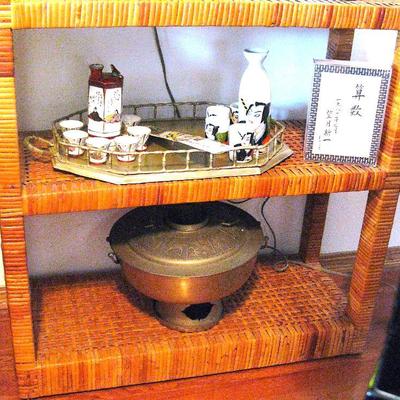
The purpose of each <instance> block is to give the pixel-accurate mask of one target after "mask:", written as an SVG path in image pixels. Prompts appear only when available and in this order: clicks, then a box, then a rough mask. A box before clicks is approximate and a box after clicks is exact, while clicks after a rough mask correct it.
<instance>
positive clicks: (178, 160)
mask: <svg viewBox="0 0 400 400" xmlns="http://www.w3.org/2000/svg"><path fill="white" fill-rule="evenodd" d="M212 104H214V103H210V102H183V103H174V104H172V103H154V104H137V105H128V106H124V113H129V114H136V115H139V116H140V117H141V118H142V120H141V123H140V125H144V126H148V127H150V128H151V129H152V134H159V133H162V132H165V131H177V132H182V133H188V134H191V135H196V136H202V137H204V119H205V111H206V108H207V107H208V106H209V105H212ZM65 119H79V120H80V121H82V122H83V123H84V124H85V127H84V128H83V129H86V121H87V111H86V110H81V111H77V112H75V113H72V114H69V115H66V116H64V117H62V118H59V119H57V120H56V121H54V123H53V128H52V133H53V141H52V142H51V143H49V142H48V143H47V145H48V151H50V158H51V162H52V164H53V167H54V168H55V169H58V170H62V171H67V172H71V173H74V174H77V175H81V176H84V177H88V178H93V179H99V180H102V181H106V182H110V183H115V184H132V183H144V182H162V181H175V180H185V179H205V178H217V177H231V176H245V175H257V174H261V173H263V172H265V171H267V170H268V169H270V168H272V167H273V166H275V165H277V164H278V163H280V162H281V161H283V160H284V159H286V158H287V157H289V156H290V155H291V154H292V151H291V150H290V148H289V147H288V146H287V145H286V144H285V143H284V141H283V134H284V126H283V125H282V124H281V123H279V122H275V123H274V124H273V127H272V129H271V132H272V133H271V139H270V141H269V142H268V143H267V144H266V145H262V146H241V147H235V148H234V150H233V151H234V152H238V151H240V150H243V149H247V150H249V149H251V150H252V160H251V161H249V162H247V163H240V162H238V161H237V160H236V158H237V157H236V156H234V157H233V159H234V160H233V161H232V160H230V158H229V151H225V152H223V153H221V154H211V153H208V152H206V151H202V150H197V149H193V148H191V147H189V146H186V145H183V144H181V143H179V142H171V141H169V140H166V139H162V138H159V137H156V136H150V139H149V141H148V143H147V150H145V151H135V152H131V153H124V154H132V155H134V156H135V159H134V160H133V161H131V162H122V161H119V160H118V159H117V155H121V153H118V152H117V151H116V150H102V152H104V153H106V154H107V161H106V163H104V164H92V163H90V161H89V151H88V150H90V148H89V147H87V146H86V145H85V146H77V147H79V148H81V149H82V150H83V154H82V155H81V156H79V157H76V156H70V155H69V151H68V149H69V147H70V146H71V144H70V143H69V142H67V141H65V139H64V138H63V136H62V132H61V130H60V127H59V122H60V121H61V120H65ZM35 139H37V138H36V137H34V136H29V137H27V138H26V139H25V144H26V145H27V147H28V148H29V149H30V150H31V151H32V152H35V150H37V147H36V146H35V144H34V143H33V142H34V141H35ZM74 146H75V145H74ZM41 151H43V150H41Z"/></svg>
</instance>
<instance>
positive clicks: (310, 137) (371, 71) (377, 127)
mask: <svg viewBox="0 0 400 400" xmlns="http://www.w3.org/2000/svg"><path fill="white" fill-rule="evenodd" d="M322 72H333V73H338V74H349V75H362V76H376V77H380V78H381V86H380V89H379V98H378V106H377V110H376V115H375V121H374V130H373V134H372V143H371V149H370V153H369V157H352V156H337V155H329V154H314V153H313V152H312V149H313V144H314V135H315V124H316V120H317V111H318V102H319V93H320V86H321V73H322ZM391 74H392V71H391V70H387V69H375V68H363V67H352V66H349V65H337V64H315V66H314V79H313V87H312V95H311V103H310V106H309V108H308V114H307V125H306V133H305V141H304V158H305V160H309V161H324V162H331V163H348V164H358V165H366V166H372V167H374V166H376V163H377V160H378V151H379V146H380V142H381V136H382V127H383V120H384V118H385V109H386V102H387V97H388V89H389V84H390V77H391Z"/></svg>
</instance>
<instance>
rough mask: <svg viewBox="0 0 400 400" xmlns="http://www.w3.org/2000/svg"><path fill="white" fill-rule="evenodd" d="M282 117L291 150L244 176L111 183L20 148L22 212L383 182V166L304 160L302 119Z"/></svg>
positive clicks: (370, 186) (288, 192)
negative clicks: (258, 171)
mask: <svg viewBox="0 0 400 400" xmlns="http://www.w3.org/2000/svg"><path fill="white" fill-rule="evenodd" d="M284 123H285V125H286V131H285V142H286V143H287V144H288V145H289V146H290V148H291V149H292V150H293V152H294V154H293V156H291V157H290V158H288V159H287V160H285V161H284V162H283V163H281V164H279V165H278V166H276V167H274V168H272V169H270V170H269V171H267V172H265V173H264V174H261V175H253V176H244V177H232V178H214V179H198V180H187V181H175V182H160V183H143V184H135V185H114V184H111V183H105V182H101V181H98V180H93V179H87V178H83V177H81V176H76V175H72V174H69V173H65V172H60V171H55V170H54V169H53V167H52V165H51V163H43V162H39V161H36V160H34V159H33V158H32V157H31V156H30V154H29V153H28V152H26V151H24V152H23V153H24V154H23V157H22V160H21V161H22V172H23V186H22V197H23V211H24V215H38V214H52V213H53V214H54V213H63V212H75V211H91V210H105V209H111V208H123V207H136V206H149V205H161V204H173V203H188V202H200V201H215V200H225V199H228V200H229V199H240V198H248V197H252V198H255V197H271V196H289V195H293V196H294V195H304V194H310V193H331V192H350V191H359V190H379V189H382V188H384V186H385V180H386V172H385V171H384V170H383V169H381V168H379V167H376V168H370V167H360V166H356V165H341V164H336V165H334V164H325V163H324V164H322V163H321V164H320V163H312V162H305V161H304V160H303V140H304V123H303V122H298V121H291V122H289V121H286V122H284ZM21 139H22V137H21Z"/></svg>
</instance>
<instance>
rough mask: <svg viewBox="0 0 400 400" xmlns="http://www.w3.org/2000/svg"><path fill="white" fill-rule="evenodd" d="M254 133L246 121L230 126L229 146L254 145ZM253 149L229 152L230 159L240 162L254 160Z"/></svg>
mask: <svg viewBox="0 0 400 400" xmlns="http://www.w3.org/2000/svg"><path fill="white" fill-rule="evenodd" d="M253 135H254V133H253V132H251V131H250V132H249V129H248V125H247V124H246V123H245V122H238V123H236V124H233V125H231V126H230V127H229V132H228V141H229V146H230V147H232V148H234V147H241V146H251V145H252V137H253ZM251 152H252V150H250V149H249V150H247V149H240V150H236V151H230V152H229V159H230V160H232V161H234V160H235V159H236V161H237V162H238V163H246V162H249V161H251V160H252V156H251Z"/></svg>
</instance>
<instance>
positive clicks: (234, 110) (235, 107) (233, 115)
mask: <svg viewBox="0 0 400 400" xmlns="http://www.w3.org/2000/svg"><path fill="white" fill-rule="evenodd" d="M229 109H230V119H231V123H232V124H236V123H237V122H239V102H238V101H236V102H235V103H232V104H229Z"/></svg>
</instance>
